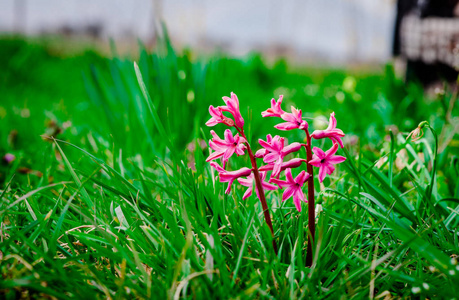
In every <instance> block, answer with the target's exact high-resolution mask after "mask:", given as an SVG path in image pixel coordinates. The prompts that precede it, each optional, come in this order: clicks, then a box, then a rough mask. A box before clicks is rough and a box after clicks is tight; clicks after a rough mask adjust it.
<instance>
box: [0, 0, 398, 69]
mask: <svg viewBox="0 0 459 300" xmlns="http://www.w3.org/2000/svg"><path fill="white" fill-rule="evenodd" d="M156 16H161V17H162V18H163V19H164V20H165V22H166V24H167V26H168V30H169V33H170V35H171V37H172V39H173V40H174V41H176V42H177V43H179V44H180V45H183V46H191V47H193V48H206V49H209V47H215V46H218V47H220V48H221V49H222V50H224V51H227V52H229V53H232V54H236V55H243V54H246V53H248V52H249V51H251V50H260V51H264V52H268V53H274V54H276V53H281V54H282V53H283V54H289V55H290V56H294V57H296V58H302V57H313V58H318V59H321V60H325V61H329V62H332V63H340V62H348V61H354V62H355V61H358V62H368V61H372V62H382V61H385V60H387V59H388V58H389V57H390V55H391V51H390V50H391V44H392V32H393V20H394V16H395V1H393V0H282V1H278V0H250V1H246V0H232V1H220V0H130V1H126V0H97V1H94V0H65V1H62V0H1V1H0V31H15V30H19V31H23V32H25V33H26V34H38V33H40V32H43V31H48V32H50V31H51V32H52V31H57V30H58V29H59V28H62V27H63V26H67V27H74V28H82V27H84V26H87V25H88V24H92V25H100V26H101V28H102V29H103V31H102V33H103V36H104V37H114V38H115V39H117V38H120V37H126V36H127V35H131V36H138V37H140V38H141V39H146V40H148V39H150V38H151V37H152V36H153V24H154V23H155V19H157V18H156Z"/></svg>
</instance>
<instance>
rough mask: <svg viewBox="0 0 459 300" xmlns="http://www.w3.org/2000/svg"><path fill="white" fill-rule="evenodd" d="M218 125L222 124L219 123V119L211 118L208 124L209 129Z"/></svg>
mask: <svg viewBox="0 0 459 300" xmlns="http://www.w3.org/2000/svg"><path fill="white" fill-rule="evenodd" d="M218 123H220V122H218V120H217V119H215V118H210V120H209V121H207V122H206V125H207V126H209V127H212V126H215V125H217V124H218Z"/></svg>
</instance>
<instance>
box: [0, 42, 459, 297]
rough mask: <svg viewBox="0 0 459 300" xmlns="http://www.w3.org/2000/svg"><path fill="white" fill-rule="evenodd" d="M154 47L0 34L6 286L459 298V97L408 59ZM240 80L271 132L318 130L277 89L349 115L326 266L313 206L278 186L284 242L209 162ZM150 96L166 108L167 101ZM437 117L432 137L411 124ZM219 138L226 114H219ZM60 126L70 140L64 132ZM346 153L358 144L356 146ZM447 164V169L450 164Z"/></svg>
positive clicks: (88, 293) (141, 293) (41, 292)
mask: <svg viewBox="0 0 459 300" xmlns="http://www.w3.org/2000/svg"><path fill="white" fill-rule="evenodd" d="M141 48H142V49H141V51H140V55H139V57H138V58H137V59H136V60H137V62H138V66H139V69H140V71H141V74H142V78H143V81H144V83H145V86H146V88H147V90H148V93H149V95H150V97H151V102H149V101H148V99H146V98H145V97H144V95H143V94H142V93H141V90H140V88H139V83H138V80H139V78H138V77H136V74H135V71H134V67H133V61H132V59H126V58H119V57H115V58H112V59H109V58H105V57H102V56H100V55H98V54H96V53H95V52H92V51H88V52H84V53H77V54H75V53H73V54H72V56H71V57H69V56H68V55H66V54H65V53H60V52H58V53H56V52H55V51H54V50H53V48H52V47H49V46H47V45H43V44H42V43H40V42H30V41H25V40H21V39H12V38H4V39H1V40H0V70H1V71H0V99H1V100H0V156H1V157H4V155H6V154H7V153H8V154H12V155H14V157H15V159H14V160H12V161H11V162H8V159H7V158H5V159H4V161H2V162H1V163H0V164H1V165H0V214H1V220H0V221H1V230H2V232H1V237H0V238H1V244H0V251H1V254H0V270H1V274H2V279H3V280H2V281H0V295H1V296H2V297H7V298H16V297H19V296H21V295H22V296H23V297H27V296H34V297H45V295H50V296H55V297H58V298H73V297H76V298H88V299H89V298H107V297H111V298H116V297H119V298H126V297H127V298H132V297H139V298H165V297H170V298H173V297H175V296H177V297H185V298H186V297H188V298H193V297H196V298H237V297H239V298H263V297H266V298H269V297H274V298H288V297H290V298H295V297H299V298H301V297H303V298H311V297H316V298H329V297H334V298H336V297H341V296H342V295H347V297H349V298H352V297H356V298H367V297H375V296H380V297H384V296H385V295H392V296H395V297H402V298H404V297H411V296H413V295H419V296H421V297H428V298H433V297H440V298H452V297H455V296H456V295H457V294H458V293H459V290H458V289H457V285H455V283H457V281H458V274H459V267H458V265H457V261H456V259H455V257H457V255H458V254H459V244H458V235H457V234H458V233H457V224H458V218H457V214H458V213H457V209H458V207H457V206H458V204H459V181H458V178H459V174H458V173H459V165H458V159H457V155H458V152H459V151H458V142H457V135H456V132H457V130H458V127H459V125H458V123H459V122H458V117H457V115H458V108H457V105H455V102H457V95H456V94H453V93H452V92H451V91H450V90H449V89H445V90H441V91H440V92H439V93H437V95H435V96H431V97H425V96H424V93H423V90H422V88H420V87H419V86H417V85H415V84H411V85H405V84H404V83H403V81H401V80H400V79H398V78H396V76H395V75H394V72H393V69H392V67H391V66H390V65H388V66H386V67H381V68H380V69H377V70H376V71H374V72H368V71H359V70H354V71H349V70H332V69H317V68H315V69H313V68H298V67H295V68H294V67H293V66H292V65H291V64H288V63H287V62H285V61H284V60H279V61H277V62H276V63H275V64H274V65H273V66H268V65H267V64H266V63H264V61H263V58H262V57H261V56H260V55H257V54H253V55H251V56H249V57H247V58H244V59H234V58H231V57H228V56H226V55H223V54H216V55H213V56H211V57H199V55H197V54H196V53H194V52H193V51H191V50H188V51H183V52H181V53H178V52H176V51H175V50H174V49H173V48H172V46H171V44H170V43H169V41H168V40H167V39H166V40H164V41H160V42H159V43H158V46H157V47H156V48H155V49H154V51H153V53H150V51H146V50H145V49H143V47H141ZM231 91H233V92H235V93H236V94H237V95H238V97H239V100H240V105H241V111H242V115H243V117H244V118H245V120H246V126H247V127H248V131H249V134H250V136H251V138H252V140H253V142H252V145H254V148H256V149H258V147H257V146H256V140H257V139H258V138H263V137H264V136H265V135H266V134H268V133H271V134H280V135H283V136H286V137H288V139H289V140H291V141H301V140H303V139H304V136H302V134H301V132H296V131H291V132H280V131H277V130H275V129H273V127H272V126H273V125H275V124H276V123H277V122H278V120H276V119H275V118H267V119H262V118H261V116H260V112H261V111H263V110H265V109H266V108H267V107H269V100H270V99H271V98H272V97H276V98H277V97H278V96H279V95H280V94H283V95H284V103H283V108H284V110H289V107H290V105H294V106H295V107H298V108H301V109H302V110H303V116H305V117H307V118H309V119H308V121H309V124H310V126H311V127H314V128H320V127H323V126H326V122H324V120H325V121H327V119H328V115H329V113H330V112H331V111H335V113H336V118H337V120H338V127H339V128H341V129H342V130H343V131H344V132H345V133H346V134H347V137H346V138H345V144H346V147H345V149H344V150H342V151H343V152H341V155H346V156H347V161H346V163H344V164H343V166H342V167H340V168H339V170H338V171H337V172H336V173H335V174H334V176H332V177H330V178H327V179H326V180H325V182H324V185H319V183H318V182H316V188H317V195H318V196H317V201H318V203H319V204H321V205H322V207H323V211H322V212H321V213H320V214H319V218H318V225H317V226H318V231H317V236H316V239H317V247H316V251H317V252H316V263H315V264H314V266H313V267H312V268H310V269H309V268H305V267H304V255H305V250H306V241H307V238H306V233H307V211H306V209H304V210H303V213H301V214H299V213H297V212H296V210H294V208H293V204H292V203H290V202H289V201H287V202H285V203H281V202H280V200H279V199H280V197H281V196H280V195H281V194H280V193H279V191H276V192H271V193H268V200H269V203H270V207H271V209H272V211H273V213H272V215H273V225H274V228H275V230H276V238H277V240H278V244H279V245H280V253H279V255H278V256H276V255H274V253H273V251H272V249H271V248H270V242H269V239H270V234H269V231H268V229H267V227H266V226H265V225H264V223H263V217H262V213H261V207H260V205H259V203H258V200H257V199H255V197H251V198H249V199H248V200H247V201H242V200H241V199H242V194H243V192H244V190H243V189H242V188H241V187H239V186H236V185H235V186H234V187H233V192H232V193H231V195H229V196H226V195H224V194H223V190H224V189H225V188H226V184H221V183H219V182H218V180H217V178H215V174H214V173H213V172H212V171H211V169H210V168H209V166H208V165H207V164H206V163H205V162H204V160H205V157H206V156H207V155H208V150H207V149H206V147H204V146H203V141H206V140H207V139H208V138H209V136H210V135H209V133H208V132H209V129H208V128H207V127H206V126H205V125H204V123H205V122H206V121H207V119H208V118H209V115H208V106H209V105H214V106H217V105H221V104H222V101H221V97H222V96H224V95H229V94H230V92H231ZM149 107H152V108H153V110H152V111H150V110H149ZM422 120H428V121H429V123H430V124H431V125H432V127H433V128H434V130H435V131H434V132H436V133H437V134H438V149H439V151H438V153H439V154H438V155H436V153H435V147H434V145H435V139H434V136H433V135H432V132H431V131H429V130H428V129H426V128H424V131H425V137H424V138H422V139H421V140H420V142H419V143H412V142H406V141H405V137H406V135H407V132H409V131H411V130H413V129H414V128H416V126H417V124H418V123H419V122H420V121H422ZM214 129H215V130H216V131H217V132H218V133H219V134H221V133H222V132H223V130H224V129H226V127H224V126H223V125H222V126H217V127H215V128H214ZM53 137H54V138H56V139H59V141H53V140H52V138H53ZM340 151H341V150H340ZM434 165H435V166H436V168H433V166H434ZM237 166H247V159H246V158H244V157H240V158H238V159H237V160H236V161H235V162H234V163H233V167H237Z"/></svg>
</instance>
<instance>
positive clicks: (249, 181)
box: [237, 172, 278, 200]
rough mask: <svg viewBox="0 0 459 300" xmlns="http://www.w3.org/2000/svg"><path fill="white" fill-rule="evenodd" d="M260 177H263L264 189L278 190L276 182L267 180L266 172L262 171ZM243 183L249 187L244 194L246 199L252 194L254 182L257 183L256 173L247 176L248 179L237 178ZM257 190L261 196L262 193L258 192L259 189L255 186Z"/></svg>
mask: <svg viewBox="0 0 459 300" xmlns="http://www.w3.org/2000/svg"><path fill="white" fill-rule="evenodd" d="M260 177H261V185H262V186H263V189H264V190H269V191H272V190H277V189H278V187H277V186H275V185H274V184H270V183H268V182H266V181H265V178H266V172H260ZM237 181H238V182H239V183H240V184H241V185H243V186H246V187H248V189H247V191H245V193H244V196H242V199H243V200H245V199H247V198H248V197H250V196H251V195H252V190H253V184H254V183H255V175H254V174H253V173H252V174H250V175H249V176H247V178H246V179H243V178H238V180H237ZM255 192H256V193H257V197H258V198H260V195H259V193H258V189H257V188H256V187H255Z"/></svg>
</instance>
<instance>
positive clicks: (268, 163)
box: [206, 93, 345, 211]
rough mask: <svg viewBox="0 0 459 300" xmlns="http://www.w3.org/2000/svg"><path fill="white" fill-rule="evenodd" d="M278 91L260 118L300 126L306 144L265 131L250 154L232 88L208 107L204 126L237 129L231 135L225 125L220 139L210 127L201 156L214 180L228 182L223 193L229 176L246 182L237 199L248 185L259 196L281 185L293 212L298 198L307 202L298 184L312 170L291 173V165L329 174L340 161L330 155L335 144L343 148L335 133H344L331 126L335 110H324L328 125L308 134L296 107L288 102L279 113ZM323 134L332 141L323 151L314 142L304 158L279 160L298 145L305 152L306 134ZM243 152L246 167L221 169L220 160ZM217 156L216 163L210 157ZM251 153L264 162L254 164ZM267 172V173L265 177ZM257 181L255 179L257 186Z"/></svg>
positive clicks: (288, 127)
mask: <svg viewBox="0 0 459 300" xmlns="http://www.w3.org/2000/svg"><path fill="white" fill-rule="evenodd" d="M282 100H283V96H282V95H281V96H280V97H279V99H278V100H277V101H276V100H275V99H272V100H271V108H268V109H267V110H266V111H264V112H262V113H261V115H262V116H263V117H278V118H281V119H282V120H283V121H284V122H282V123H280V124H278V125H276V126H274V127H275V128H277V129H279V130H284V131H285V130H293V129H300V130H303V131H305V133H306V136H307V138H308V143H307V144H301V143H296V142H295V143H291V144H287V143H286V142H285V138H283V137H281V136H279V135H276V136H274V137H273V136H272V135H270V134H268V135H267V136H266V140H262V139H260V140H259V141H258V142H259V144H260V145H261V147H262V148H261V149H260V150H258V151H257V152H256V153H255V155H253V154H252V150H251V149H250V145H249V143H248V142H247V139H246V137H245V134H244V119H243V118H242V115H241V113H240V110H239V99H238V98H237V96H236V95H235V94H234V93H231V97H223V101H224V102H225V106H218V107H213V106H210V107H209V113H210V115H211V119H210V120H209V121H207V123H206V124H207V125H208V126H215V125H217V124H219V123H223V124H225V125H227V126H229V127H233V128H235V129H236V131H237V133H236V134H235V135H233V133H232V132H231V130H230V129H226V130H225V133H224V139H221V138H220V137H219V136H218V135H217V134H216V133H215V132H214V131H213V130H212V131H211V134H212V137H213V138H212V139H211V140H210V141H209V146H210V148H211V149H212V150H213V152H212V153H211V154H210V155H209V157H208V158H207V160H206V161H207V162H211V163H210V164H211V166H212V167H213V168H214V169H215V170H216V171H217V172H218V174H219V178H220V182H228V188H227V189H226V191H225V192H226V193H228V194H229V193H230V191H231V186H232V184H233V182H234V181H235V180H237V181H238V182H239V183H240V184H241V185H243V186H245V187H247V188H248V189H247V191H246V192H245V193H244V196H243V199H246V198H248V197H250V196H251V195H252V191H253V185H254V184H255V185H256V189H255V192H256V194H257V196H258V198H259V199H260V200H261V201H265V200H264V192H265V190H276V189H279V188H280V189H285V190H284V192H283V196H282V200H283V201H285V200H287V199H289V198H292V197H293V202H294V204H295V207H296V208H297V210H298V211H301V201H303V202H307V200H306V197H305V196H304V193H303V187H304V184H305V183H306V182H307V181H308V180H312V177H313V174H310V173H307V172H306V171H300V172H299V174H298V175H297V176H296V177H295V178H293V175H292V170H293V169H295V168H298V167H300V166H301V165H302V164H303V163H306V164H309V165H311V166H314V167H317V168H319V176H318V178H319V181H320V182H323V180H324V178H325V176H326V175H330V174H332V173H333V171H334V170H335V166H334V165H336V164H338V163H341V162H343V161H344V160H345V158H344V157H342V156H339V155H335V153H336V151H337V150H338V148H339V146H340V147H341V148H342V147H343V142H342V140H341V138H342V137H343V136H344V133H343V131H342V130H340V129H337V128H336V119H335V114H334V113H332V114H331V115H330V122H329V125H328V128H327V129H325V130H315V131H314V132H313V133H312V134H311V135H309V131H308V130H309V129H308V127H309V126H308V122H307V121H305V120H303V117H302V112H301V110H300V109H296V108H295V107H293V106H292V107H291V109H290V111H291V112H290V113H289V112H285V111H283V110H282V108H281V104H282ZM225 112H228V113H230V114H231V116H232V118H230V117H228V116H225V115H224V113H225ZM323 138H329V139H330V140H331V141H332V142H333V146H332V147H331V148H330V149H328V150H327V151H323V150H322V149H320V148H318V147H314V148H313V149H312V152H314V155H313V156H312V157H311V158H310V159H309V161H308V160H307V159H302V158H292V159H290V160H287V161H285V158H286V157H287V156H288V155H289V154H292V153H295V152H298V151H299V150H300V149H301V148H302V147H306V149H307V150H308V149H309V151H311V145H310V144H311V139H323ZM246 152H247V153H248V154H249V156H250V158H251V162H252V168H242V169H239V170H235V171H228V170H226V169H225V167H226V165H227V164H226V163H227V162H228V160H229V158H230V157H231V156H232V155H233V154H234V153H236V155H238V156H239V155H244V154H246ZM219 158H221V165H220V164H218V163H217V162H215V161H214V160H216V159H219ZM255 158H258V159H262V160H263V162H264V163H265V165H262V166H261V167H258V166H257V164H256V162H255ZM268 172H271V174H270V176H269V179H268V181H266V179H267V177H268ZM282 172H284V175H285V180H281V179H280V177H281V174H282ZM257 181H258V182H259V184H258V185H257Z"/></svg>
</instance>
